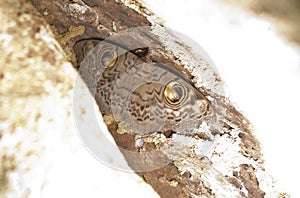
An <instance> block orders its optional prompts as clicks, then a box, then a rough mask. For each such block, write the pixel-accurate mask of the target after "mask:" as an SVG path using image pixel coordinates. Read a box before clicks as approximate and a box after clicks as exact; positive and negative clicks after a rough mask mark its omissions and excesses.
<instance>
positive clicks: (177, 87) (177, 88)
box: [164, 81, 185, 105]
mask: <svg viewBox="0 0 300 198" xmlns="http://www.w3.org/2000/svg"><path fill="white" fill-rule="evenodd" d="M164 96H165V98H166V100H167V102H168V103H169V104H171V105H177V104H179V103H180V102H182V100H183V99H184V97H185V90H184V88H183V86H182V85H181V84H180V83H178V82H174V81H172V82H169V83H168V84H167V86H166V87H165V90H164Z"/></svg>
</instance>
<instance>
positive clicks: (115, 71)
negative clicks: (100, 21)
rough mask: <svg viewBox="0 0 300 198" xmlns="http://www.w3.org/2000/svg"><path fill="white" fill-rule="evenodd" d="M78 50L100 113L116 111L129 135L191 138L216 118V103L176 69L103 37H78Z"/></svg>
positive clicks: (76, 48)
mask: <svg viewBox="0 0 300 198" xmlns="http://www.w3.org/2000/svg"><path fill="white" fill-rule="evenodd" d="M74 51H75V53H76V57H77V61H78V64H79V65H80V69H79V71H80V73H81V76H82V77H83V79H84V81H85V82H86V83H87V85H88V87H89V89H90V91H91V92H92V94H94V95H95V98H96V101H97V103H98V106H99V109H100V111H101V113H102V114H104V115H107V114H112V115H113V116H114V119H115V120H116V121H117V123H118V125H119V127H121V128H123V129H124V130H126V132H127V133H130V134H135V135H139V136H142V137H143V136H147V135H149V134H152V133H154V132H162V133H165V132H172V133H173V132H174V133H177V134H182V135H188V136H190V135H196V132H194V129H195V128H199V126H200V125H201V124H203V123H204V122H206V121H207V120H210V122H211V120H214V119H215V113H214V109H213V106H212V105H211V102H210V101H209V100H208V99H207V98H206V97H205V96H204V95H203V94H202V93H201V92H200V91H199V90H197V89H196V88H195V87H194V86H193V85H191V83H190V82H189V80H188V79H187V78H186V77H185V76H184V75H183V74H182V73H181V71H179V70H176V69H175V68H174V67H171V66H168V65H165V64H160V63H153V62H151V61H150V60H149V59H147V58H145V54H142V56H141V55H140V54H137V53H134V52H133V51H132V50H131V51H129V50H126V49H125V48H124V47H121V46H118V45H116V44H112V43H108V42H104V41H101V40H98V39H85V40H81V41H78V42H77V43H76V44H75V45H74Z"/></svg>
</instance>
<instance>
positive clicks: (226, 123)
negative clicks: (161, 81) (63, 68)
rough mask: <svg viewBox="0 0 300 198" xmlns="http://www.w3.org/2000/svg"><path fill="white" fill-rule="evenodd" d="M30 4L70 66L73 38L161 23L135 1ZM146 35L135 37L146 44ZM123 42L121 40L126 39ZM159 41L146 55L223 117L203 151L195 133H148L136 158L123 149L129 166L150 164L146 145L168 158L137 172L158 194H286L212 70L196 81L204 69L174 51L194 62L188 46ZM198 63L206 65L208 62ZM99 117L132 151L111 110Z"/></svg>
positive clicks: (44, 0) (63, 0) (128, 136)
mask: <svg viewBox="0 0 300 198" xmlns="http://www.w3.org/2000/svg"><path fill="white" fill-rule="evenodd" d="M31 3H32V4H33V5H34V6H35V7H36V8H37V10H38V11H39V12H40V14H41V16H43V17H44V18H45V20H46V21H47V22H48V24H49V25H50V28H51V30H52V31H53V33H54V34H55V36H56V39H57V40H58V41H59V43H60V45H61V46H62V47H63V49H64V51H65V53H66V54H67V56H68V58H69V59H70V60H71V61H72V62H73V64H74V67H77V66H78V64H77V60H76V57H75V52H74V49H73V46H74V44H75V43H76V42H77V41H79V40H82V39H89V38H99V39H105V38H106V37H108V36H109V35H111V34H112V33H113V32H119V31H121V30H124V29H127V28H130V27H139V26H162V25H161V24H157V23H156V24H155V25H154V23H153V22H152V23H151V22H149V20H148V19H147V17H149V16H150V15H152V13H151V12H149V11H147V10H145V9H144V8H143V9H142V8H141V7H140V6H137V4H135V8H136V10H134V9H131V8H129V7H127V6H125V5H124V4H123V3H121V2H115V1H102V0H99V1H98V0H83V1H80V0H78V1H77V0H76V1H75V0H74V1H67V0H50V1H48V0H31ZM141 10H142V11H143V12H141ZM138 11H139V12H141V13H143V14H141V13H139V12H138ZM145 13H147V14H145ZM147 39H150V40H157V41H159V42H163V38H162V37H160V36H159V34H155V32H153V34H152V35H151V37H149V38H147ZM147 39H146V38H145V41H143V40H141V42H146V43H147V42H148V40H147ZM124 42H125V44H126V41H124ZM165 46H166V47H165V49H164V50H160V51H159V53H157V52H155V50H154V51H150V52H149V53H150V54H149V55H148V56H149V57H151V59H152V61H156V60H159V62H162V63H168V64H169V65H173V66H174V68H176V69H178V70H180V71H181V72H182V73H184V74H186V75H187V76H189V77H190V78H191V79H190V82H191V83H193V84H194V86H195V87H197V88H198V89H199V90H200V91H201V92H202V93H203V94H204V95H205V96H206V97H210V98H212V99H211V100H212V101H213V103H214V105H215V108H216V109H217V110H218V111H219V112H220V114H222V116H223V120H222V124H223V125H222V132H221V133H220V134H217V135H218V138H219V141H218V144H217V145H214V147H213V151H212V152H211V153H210V154H209V155H201V154H199V153H197V152H196V149H197V145H198V144H199V143H203V142H205V141H204V140H203V139H201V138H198V139H197V138H194V137H181V136H170V137H167V135H163V134H154V135H153V136H151V137H149V138H147V139H146V142H145V144H144V145H143V148H142V149H143V150H142V152H140V156H139V158H137V159H131V158H130V157H131V156H126V153H124V155H125V158H126V160H127V162H128V164H129V165H130V166H131V167H132V168H133V169H134V170H135V169H138V168H139V167H140V166H144V165H145V164H149V163H152V162H153V161H148V160H147V156H144V155H143V153H144V152H147V151H151V150H156V151H158V153H160V155H159V157H161V158H162V159H166V160H168V161H171V163H169V164H168V165H166V166H164V167H161V168H159V169H155V170H151V171H146V172H138V174H139V175H140V176H141V177H142V178H143V179H144V180H145V181H146V182H147V183H149V184H150V185H151V186H152V187H153V188H154V190H155V191H156V192H157V193H158V194H159V195H160V196H161V197H201V196H202V197H264V196H268V197H286V195H285V194H284V193H281V192H279V191H277V190H276V189H275V188H274V186H273V183H272V181H271V179H269V178H270V176H269V175H267V174H266V173H265V170H264V168H263V159H262V156H261V153H260V146H259V142H258V141H257V140H256V138H255V137H254V135H253V134H252V129H251V125H250V123H249V121H248V120H247V119H246V118H245V117H244V116H243V115H242V114H241V113H240V112H239V111H238V110H237V109H236V108H235V107H234V106H233V105H232V104H231V102H230V101H228V99H227V98H226V97H225V96H224V95H222V94H221V93H218V91H217V90H218V86H220V85H219V83H220V82H221V80H220V79H219V77H218V75H217V74H215V73H213V75H211V76H214V79H212V77H209V78H211V80H214V81H215V82H216V83H215V84H214V86H213V87H209V86H208V85H207V86H206V84H205V83H201V82H200V81H201V79H205V78H206V77H205V76H204V77H203V75H205V72H202V70H201V68H200V70H199V69H198V70H197V68H195V66H194V65H193V64H189V62H187V60H185V59H184V58H182V57H180V55H178V54H181V52H182V51H183V52H185V53H187V54H189V53H191V54H189V55H190V57H191V59H189V61H190V62H193V61H194V62H197V61H199V60H197V58H195V57H194V55H193V54H192V52H191V51H189V50H188V48H185V47H180V46H184V45H181V44H180V43H178V44H177V48H176V49H174V48H172V47H169V46H168V43H165ZM168 47H169V48H168ZM151 53H153V54H151ZM178 59H179V60H178ZM201 60H202V59H201ZM202 61H203V60H202ZM202 64H205V65H207V63H206V62H204V63H202ZM204 67H208V68H209V65H208V66H203V68H204ZM203 68H202V69H203ZM206 70H207V68H206V69H205V71H206ZM203 71H204V70H203ZM212 72H213V71H212ZM220 84H222V83H220ZM103 116H104V120H106V121H107V122H106V124H107V126H108V129H109V131H110V132H111V134H112V136H113V137H114V139H115V141H116V143H117V145H118V146H120V147H122V148H126V149H128V150H133V151H138V148H136V147H135V146H134V145H135V140H136V137H135V136H134V135H131V134H128V133H119V132H118V130H119V129H118V125H117V123H116V122H115V121H114V120H113V119H111V118H110V116H111V115H103ZM108 120H109V121H108ZM180 138H187V142H190V143H189V144H187V145H181V141H180ZM171 145H175V146H173V147H171ZM155 157H157V156H155ZM152 159H153V158H152Z"/></svg>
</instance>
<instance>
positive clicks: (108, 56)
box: [100, 49, 117, 67]
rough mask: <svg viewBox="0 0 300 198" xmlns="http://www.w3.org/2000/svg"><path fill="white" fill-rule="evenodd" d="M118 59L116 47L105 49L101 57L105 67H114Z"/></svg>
mask: <svg viewBox="0 0 300 198" xmlns="http://www.w3.org/2000/svg"><path fill="white" fill-rule="evenodd" d="M116 61H117V52H116V50H115V49H105V50H104V51H103V52H102V54H101V57H100V63H101V65H102V66H103V67H113V66H114V65H115V63H116Z"/></svg>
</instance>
